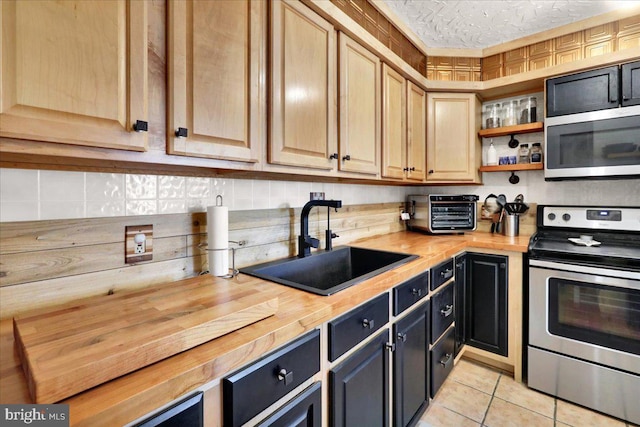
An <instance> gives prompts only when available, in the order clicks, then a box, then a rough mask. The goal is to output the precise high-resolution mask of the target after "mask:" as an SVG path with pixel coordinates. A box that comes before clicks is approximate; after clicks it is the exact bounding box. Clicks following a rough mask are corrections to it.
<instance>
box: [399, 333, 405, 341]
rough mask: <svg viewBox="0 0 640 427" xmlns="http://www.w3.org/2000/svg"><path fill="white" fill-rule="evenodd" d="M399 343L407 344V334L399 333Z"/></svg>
mask: <svg viewBox="0 0 640 427" xmlns="http://www.w3.org/2000/svg"><path fill="white" fill-rule="evenodd" d="M398 341H402V342H407V334H405V333H402V332H398Z"/></svg>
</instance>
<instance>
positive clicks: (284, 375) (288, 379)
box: [278, 368, 293, 385]
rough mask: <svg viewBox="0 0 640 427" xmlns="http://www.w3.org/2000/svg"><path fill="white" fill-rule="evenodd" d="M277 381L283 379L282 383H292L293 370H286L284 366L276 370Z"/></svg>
mask: <svg viewBox="0 0 640 427" xmlns="http://www.w3.org/2000/svg"><path fill="white" fill-rule="evenodd" d="M278 381H284V385H289V384H291V383H293V371H291V372H287V370H286V369H284V368H282V369H280V370H279V371H278Z"/></svg>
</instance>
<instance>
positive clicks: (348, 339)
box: [329, 293, 389, 362]
mask: <svg viewBox="0 0 640 427" xmlns="http://www.w3.org/2000/svg"><path fill="white" fill-rule="evenodd" d="M388 321H389V294H388V293H385V294H382V295H380V296H379V297H376V298H375V299H373V300H371V301H369V302H368V303H365V304H363V305H362V306H360V307H358V308H356V309H354V310H351V311H350V312H348V313H347V314H345V315H343V316H340V317H338V318H337V319H335V320H332V321H331V322H329V360H330V361H332V362H333V361H334V360H336V359H337V358H338V357H340V356H342V355H343V354H344V353H346V352H347V351H349V349H351V348H352V347H353V346H355V345H356V344H358V343H359V342H360V341H362V340H364V339H365V338H367V337H368V336H370V335H372V334H373V333H374V332H375V331H377V330H378V329H380V328H381V327H383V326H384V325H386V324H387V322H388Z"/></svg>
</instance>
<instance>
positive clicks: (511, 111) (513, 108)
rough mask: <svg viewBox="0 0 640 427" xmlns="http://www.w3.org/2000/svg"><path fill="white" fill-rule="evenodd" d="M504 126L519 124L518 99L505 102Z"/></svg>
mask: <svg viewBox="0 0 640 427" xmlns="http://www.w3.org/2000/svg"><path fill="white" fill-rule="evenodd" d="M504 105H505V107H504V120H503V121H502V125H503V126H514V125H517V124H518V101H511V102H507V103H505V104H504Z"/></svg>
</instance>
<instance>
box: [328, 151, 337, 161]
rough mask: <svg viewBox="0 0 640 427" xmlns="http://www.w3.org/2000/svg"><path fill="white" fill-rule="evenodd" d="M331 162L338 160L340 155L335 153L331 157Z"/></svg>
mask: <svg viewBox="0 0 640 427" xmlns="http://www.w3.org/2000/svg"><path fill="white" fill-rule="evenodd" d="M329 160H338V153H333V154H331V155H330V156H329Z"/></svg>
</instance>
